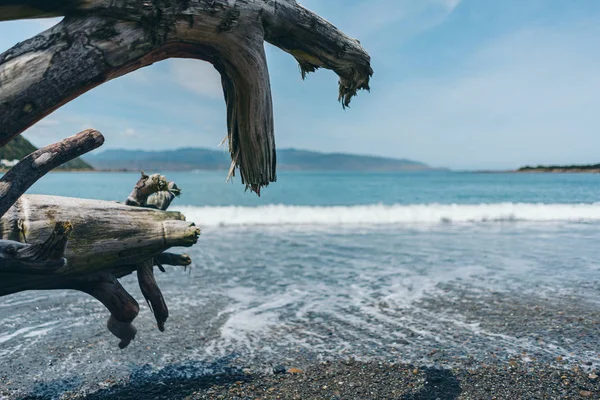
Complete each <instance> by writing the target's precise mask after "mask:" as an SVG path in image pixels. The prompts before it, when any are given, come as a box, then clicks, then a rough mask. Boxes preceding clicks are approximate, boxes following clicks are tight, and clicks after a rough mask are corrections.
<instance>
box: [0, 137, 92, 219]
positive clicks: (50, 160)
mask: <svg viewBox="0 0 600 400" xmlns="http://www.w3.org/2000/svg"><path fill="white" fill-rule="evenodd" d="M102 143H104V137H103V136H102V134H101V133H100V132H98V131H96V130H93V129H88V130H86V131H83V132H81V133H78V134H77V135H74V136H71V137H68V138H66V139H65V140H63V141H61V142H58V143H54V144H51V145H49V146H46V147H44V148H42V149H39V150H36V151H34V152H33V153H31V154H29V155H28V156H27V157H25V158H24V159H22V160H21V161H20V162H19V163H18V164H17V165H15V166H14V167H13V168H11V169H10V170H9V171H8V172H7V173H6V174H5V175H4V176H3V177H2V179H0V216H2V215H4V214H5V213H6V211H8V209H9V208H10V207H12V205H13V204H14V203H15V201H17V199H18V198H19V197H21V195H22V194H23V193H25V192H26V191H27V189H29V188H30V187H31V185H33V184H34V183H35V182H36V181H37V180H38V179H40V178H41V177H42V176H44V175H45V174H47V173H48V172H50V171H52V170H53V169H54V168H56V167H58V166H60V165H62V164H64V163H66V162H67V161H70V160H72V159H74V158H77V157H79V156H81V155H82V154H85V153H87V152H88V151H91V150H93V149H96V148H98V147H100V146H101V145H102Z"/></svg>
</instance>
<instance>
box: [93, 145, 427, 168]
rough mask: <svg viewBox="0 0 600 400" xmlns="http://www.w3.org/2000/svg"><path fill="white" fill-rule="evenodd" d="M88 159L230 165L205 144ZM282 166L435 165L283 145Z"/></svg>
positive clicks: (118, 163) (98, 163)
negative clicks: (285, 146) (202, 146)
mask: <svg viewBox="0 0 600 400" xmlns="http://www.w3.org/2000/svg"><path fill="white" fill-rule="evenodd" d="M85 160H86V161H87V162H89V163H90V164H91V165H92V166H94V168H97V169H110V170H140V169H144V168H145V169H148V170H171V171H186V170H194V169H203V170H218V169H228V168H229V166H230V164H231V160H230V158H229V153H227V152H225V151H219V150H210V149H203V148H181V149H176V150H162V151H144V150H121V149H116V150H105V151H103V152H101V153H98V154H94V155H88V156H86V157H85ZM277 167H278V168H279V169H280V170H325V171H327V170H331V171H335V170H339V171H409V170H428V169H431V168H430V167H429V166H427V165H426V164H423V163H421V162H417V161H412V160H406V159H394V158H386V157H377V156H365V155H355V154H345V153H320V152H315V151H307V150H297V149H281V150H278V151H277Z"/></svg>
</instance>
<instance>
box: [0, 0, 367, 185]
mask: <svg viewBox="0 0 600 400" xmlns="http://www.w3.org/2000/svg"><path fill="white" fill-rule="evenodd" d="M23 4H24V5H25V6H26V7H23ZM23 4H21V2H17V1H5V2H2V3H0V14H2V15H4V17H3V18H4V19H17V18H27V17H36V16H37V17H43V16H47V15H65V16H66V17H65V18H64V19H63V20H62V21H61V22H60V23H59V24H58V25H56V26H55V27H53V28H51V29H49V30H47V31H45V32H43V33H41V34H39V35H37V36H35V37H34V38H32V39H30V40H27V41H25V42H22V43H19V44H17V45H16V46H15V47H13V48H12V49H10V50H8V51H6V52H5V53H4V54H2V55H0V145H1V144H4V143H7V142H8V141H9V140H10V139H11V138H13V137H14V136H15V135H18V134H19V133H21V132H23V131H24V130H25V129H26V128H27V127H29V126H31V125H32V124H34V123H35V122H37V121H39V120H40V119H41V118H43V117H44V116H46V115H48V114H50V113H51V112H53V111H54V110H56V109H57V108H59V107H60V106H62V105H63V104H65V103H67V102H69V101H70V100H72V99H74V98H76V97H78V96H79V95H81V94H83V93H85V92H86V91H88V90H90V89H92V88H94V87H96V86H98V85H100V84H102V83H103V82H106V81H108V80H110V79H113V78H116V77H118V76H121V75H124V74H127V73H129V72H131V71H134V70H136V69H138V68H141V67H144V66H146V65H150V64H152V63H154V62H157V61H160V60H164V59H167V58H173V57H183V58H196V59H200V60H205V61H208V62H210V63H212V64H213V65H214V67H215V68H216V69H217V70H218V71H219V72H220V73H221V77H222V83H223V90H224V96H225V101H226V103H227V125H228V140H229V150H230V152H231V157H232V168H231V171H230V175H231V174H233V173H234V171H235V168H239V170H240V175H241V178H242V181H243V183H245V184H246V185H247V186H248V187H250V188H252V190H254V191H256V192H257V193H259V194H260V188H261V187H262V186H266V185H268V184H269V182H273V181H275V180H276V173H275V165H276V155H275V140H274V122H273V107H272V101H271V90H270V82H269V72H268V68H267V63H266V58H265V53H264V46H263V42H264V41H265V40H266V41H268V42H269V43H271V44H273V45H275V46H277V47H279V48H281V49H282V50H284V51H286V52H288V53H290V54H291V55H292V56H294V57H295V58H296V60H297V61H298V63H299V64H300V67H301V71H302V75H303V76H305V75H306V73H308V72H311V71H314V70H316V69H317V68H328V69H331V70H333V71H335V72H336V73H337V74H338V75H339V77H340V80H339V81H340V90H339V99H340V101H341V102H342V104H343V106H347V105H349V103H350V100H351V98H352V97H353V96H354V95H355V94H356V92H357V90H359V89H368V88H369V78H370V76H371V75H372V73H373V71H372V69H371V66H370V59H369V56H368V54H367V53H366V52H365V50H364V49H363V48H362V47H361V46H360V44H359V42H358V41H357V40H355V39H352V38H350V37H348V36H346V35H344V34H343V33H342V32H341V31H339V30H338V29H337V28H335V27H334V26H333V25H331V24H330V23H329V22H327V21H326V20H324V19H323V18H321V17H319V16H318V15H316V14H314V13H313V12H311V11H309V10H307V9H305V8H304V7H302V6H300V5H298V4H297V3H296V1H294V0H237V1H228V0H188V1H178V0H164V1H160V2H159V1H143V0H118V1H114V0H86V1H81V2H78V1H74V0H69V1H66V2H62V1H58V0H49V1H42V0H37V1H34V0H30V1H26V2H25V3H23ZM3 7H4V8H3ZM24 10H28V11H27V12H24ZM32 10H33V11H32ZM201 78H202V77H199V79H201Z"/></svg>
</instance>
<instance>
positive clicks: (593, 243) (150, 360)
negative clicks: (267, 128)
mask: <svg viewBox="0 0 600 400" xmlns="http://www.w3.org/2000/svg"><path fill="white" fill-rule="evenodd" d="M148 172H150V171H148ZM165 175H166V176H167V178H169V179H171V180H174V181H175V182H177V184H178V185H179V186H180V187H181V188H182V191H183V192H182V195H181V197H180V198H178V199H176V200H175V202H174V203H173V204H172V206H171V209H173V210H180V211H182V212H183V213H184V214H185V215H186V217H187V219H188V220H190V221H194V222H195V223H196V224H197V225H198V226H200V227H201V229H202V235H201V237H200V240H199V242H198V244H197V245H196V246H194V247H192V248H189V249H182V250H181V251H185V252H186V253H188V254H190V256H191V257H192V259H193V261H194V263H193V266H192V268H191V270H187V271H184V270H183V269H180V268H169V269H168V270H167V273H165V274H162V273H158V272H157V280H158V283H159V285H160V287H161V289H162V291H163V294H164V296H165V300H166V302H167V304H168V306H169V310H170V317H169V319H168V321H167V324H166V331H165V332H164V333H161V332H159V331H158V330H157V329H156V328H155V321H154V319H153V316H152V314H151V313H150V311H149V309H148V307H147V306H146V304H145V302H143V297H142V296H141V293H140V291H139V288H138V287H137V282H136V281H135V279H134V277H133V276H129V277H126V278H124V279H123V283H124V286H125V287H126V288H127V289H128V290H129V291H130V293H132V294H133V295H134V297H136V299H137V300H138V301H139V303H140V307H141V310H140V315H139V316H138V318H137V319H136V322H135V323H134V324H135V325H136V327H137V328H138V335H137V337H136V340H135V341H134V342H132V344H131V345H130V346H129V347H128V348H127V349H125V350H119V349H118V347H117V343H118V340H117V339H115V338H114V337H113V336H112V335H111V334H110V333H109V332H108V331H107V330H106V328H105V321H106V319H107V317H108V312H107V311H106V310H105V309H104V308H103V306H102V305H101V304H100V303H98V302H97V301H96V300H95V299H93V298H91V297H89V296H87V295H85V294H82V293H78V292H74V291H57V292H26V293H19V294H15V295H11V296H8V297H3V298H0V388H2V387H3V385H4V388H6V389H5V390H6V393H8V394H6V396H8V395H11V396H13V395H14V396H16V395H17V394H19V395H23V394H28V393H35V394H36V395H40V396H49V397H53V396H54V397H57V396H60V395H61V394H64V393H70V392H73V391H78V390H88V391H94V390H99V389H102V388H103V387H104V386H103V385H106V383H105V382H108V381H119V380H122V381H128V380H135V379H138V378H139V379H141V378H140V377H153V379H161V377H163V376H166V375H169V376H171V375H181V376H185V377H194V376H201V375H203V374H214V373H216V372H219V371H226V370H229V369H236V368H237V369H240V370H243V369H251V370H254V371H269V370H271V369H273V368H276V367H277V366H280V365H283V366H286V367H302V366H303V365H306V364H307V363H311V362H318V361H320V360H328V359H333V360H335V359H347V358H354V359H358V360H386V361H388V362H403V363H418V364H420V365H437V366H440V365H443V366H444V367H452V366H455V365H463V366H464V365H470V364H469V363H472V364H477V365H481V364H494V363H505V362H510V360H513V359H515V358H517V359H519V362H525V363H526V362H534V361H535V362H544V363H548V364H552V365H557V366H558V367H561V368H562V367H564V368H570V367H572V366H573V365H577V366H579V367H581V366H584V367H585V366H587V367H589V368H590V369H593V368H598V367H599V366H600V347H599V346H598V343H599V338H600V336H599V334H600V322H599V321H600V312H599V310H600V248H599V246H598V243H600V175H594V174H514V173H467V172H465V173H461V172H448V171H435V172H410V173H345V172H281V173H279V176H278V182H276V183H274V184H272V185H270V186H269V187H268V188H266V189H264V191H263V192H262V197H260V198H258V197H257V196H256V195H254V194H253V193H250V192H249V191H248V192H244V188H243V186H242V185H241V184H240V183H239V182H238V180H237V179H234V180H235V182H234V183H225V176H226V172H224V171H214V172H212V171H211V172H207V171H198V172H173V173H165ZM137 179H138V174H133V173H53V174H49V175H48V176H46V177H44V178H42V179H41V180H40V181H39V182H38V183H36V184H35V185H34V186H33V187H32V188H31V190H30V191H29V193H43V194H53V195H63V196H75V197H87V198H95V199H104V200H118V201H123V200H125V198H126V197H127V195H128V194H129V192H130V191H131V189H132V187H133V185H134V184H135V182H136V181H137ZM178 251H179V250H178ZM7 382H10V385H9V384H7ZM0 397H2V391H1V390H0Z"/></svg>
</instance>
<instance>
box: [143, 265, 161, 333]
mask: <svg viewBox="0 0 600 400" xmlns="http://www.w3.org/2000/svg"><path fill="white" fill-rule="evenodd" d="M137 278H138V283H139V285H140V290H141V291H142V295H143V296H144V298H145V299H146V302H147V303H148V307H150V311H152V313H153V314H154V317H155V318H156V324H157V325H158V330H160V331H161V332H164V331H165V322H166V321H167V318H169V309H168V308H167V303H165V299H164V298H163V295H162V293H161V291H160V288H159V287H158V284H157V283H156V278H155V277H154V263H153V260H148V261H146V262H144V263H141V264H139V265H138V267H137Z"/></svg>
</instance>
